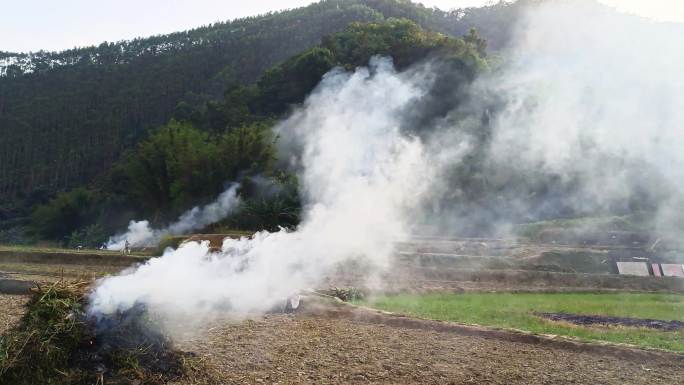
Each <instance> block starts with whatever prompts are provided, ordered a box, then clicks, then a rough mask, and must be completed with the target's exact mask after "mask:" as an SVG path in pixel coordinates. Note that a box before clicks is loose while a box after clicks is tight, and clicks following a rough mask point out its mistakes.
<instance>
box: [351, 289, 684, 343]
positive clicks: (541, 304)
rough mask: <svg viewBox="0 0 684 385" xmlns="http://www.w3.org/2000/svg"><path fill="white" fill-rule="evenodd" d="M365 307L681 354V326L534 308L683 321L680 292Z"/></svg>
mask: <svg viewBox="0 0 684 385" xmlns="http://www.w3.org/2000/svg"><path fill="white" fill-rule="evenodd" d="M363 304H364V305H367V306H372V307H376V308H378V309H382V310H387V311H391V312H396V313H402V314H407V315H412V316H418V317H422V318H430V319H437V320H445V321H454V322H461V323H468V324H479V325H484V326H494V327H503V328H514V329H520V330H527V331H531V332H535V333H544V334H558V335H564V336H571V337H577V338H580V339H584V340H600V341H610V342H620V343H628V344H633V345H638V346H643V347H653V348H660V349H667V350H672V351H677V352H680V353H684V330H679V331H676V332H663V331H657V330H652V329H646V328H627V327H621V326H615V327H601V326H595V327H583V326H576V325H572V324H568V323H559V322H553V321H547V320H544V319H541V318H539V317H537V316H535V315H534V313H535V312H556V313H560V312H565V313H573V314H585V315H589V314H591V315H606V316H615V317H633V318H650V319H659V320H667V321H670V320H678V321H684V295H676V294H631V293H617V294H592V293H557V294H555V293H554V294H533V293H472V294H429V295H398V296H388V297H375V298H371V299H369V300H367V301H365V302H364V303H363Z"/></svg>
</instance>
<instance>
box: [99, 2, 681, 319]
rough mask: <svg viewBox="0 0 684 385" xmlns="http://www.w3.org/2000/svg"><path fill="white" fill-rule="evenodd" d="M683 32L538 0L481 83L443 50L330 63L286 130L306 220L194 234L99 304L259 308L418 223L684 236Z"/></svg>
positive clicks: (281, 131) (459, 231)
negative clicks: (589, 220) (574, 222)
mask: <svg viewBox="0 0 684 385" xmlns="http://www.w3.org/2000/svg"><path fill="white" fill-rule="evenodd" d="M682 32H683V29H682V27H681V26H675V25H663V24H655V23H651V22H648V21H645V20H643V19H639V18H636V17H632V16H626V15H619V14H615V13H612V12H610V11H609V10H607V9H606V8H602V7H601V6H597V5H596V4H595V3H590V2H565V1H557V2H551V3H550V5H548V4H547V5H538V6H534V7H530V8H529V9H528V10H527V12H526V13H525V15H524V17H523V18H522V19H521V20H520V22H519V26H518V29H517V33H516V35H515V38H514V39H512V41H513V42H515V45H514V46H512V47H509V49H508V51H506V52H505V53H503V54H502V56H503V60H502V62H503V64H500V65H499V64H494V65H493V66H492V70H491V71H490V72H488V73H486V74H483V75H481V76H479V77H478V78H477V79H472V78H471V74H468V73H464V72H463V70H464V67H463V66H459V65H458V64H459V63H458V62H453V61H451V62H450V61H448V60H446V61H439V60H431V61H429V62H426V63H422V64H420V65H418V66H415V67H414V68H411V69H408V70H407V71H405V72H403V73H396V72H395V70H394V69H393V68H392V65H391V63H390V62H389V61H388V60H386V59H377V58H376V59H374V60H373V61H372V62H371V65H370V67H369V68H360V69H358V70H357V71H355V72H353V73H348V72H345V71H342V70H333V71H332V72H331V73H329V74H327V75H326V76H325V77H324V79H323V81H322V82H321V84H320V85H319V86H318V88H317V89H316V90H315V91H314V92H313V93H312V95H311V96H310V97H309V98H308V99H307V100H306V102H305V103H304V105H303V106H302V107H301V108H300V109H299V110H297V111H295V112H294V113H293V115H292V116H291V117H290V118H289V119H287V120H286V121H284V122H282V123H281V124H279V125H278V126H277V127H276V128H275V130H276V133H277V134H278V135H279V137H280V145H281V156H280V159H281V161H284V162H286V163H288V164H289V165H291V166H292V167H293V168H294V169H296V170H299V171H298V174H299V175H298V176H299V182H300V191H301V194H302V200H303V204H304V211H303V220H302V222H301V224H300V225H299V226H298V227H297V229H296V230H294V231H286V230H281V231H279V232H275V233H268V232H261V233H258V234H257V235H256V236H255V237H253V238H252V239H247V238H243V239H239V240H234V239H226V240H225V241H224V244H223V248H222V250H221V251H220V252H214V253H210V252H209V248H208V244H206V243H187V244H185V245H183V246H181V247H180V248H179V249H178V250H174V251H168V252H167V253H165V255H164V256H162V257H161V258H155V259H152V260H150V261H149V262H148V263H146V264H144V265H142V266H140V267H138V268H136V269H132V270H130V271H128V272H126V273H124V274H122V275H120V276H117V277H112V278H107V279H105V280H103V281H101V282H100V283H99V286H98V287H97V289H96V290H95V292H94V293H93V294H92V298H91V300H92V302H91V303H92V306H91V309H90V310H91V312H93V313H111V312H114V311H117V310H125V309H127V308H130V307H131V306H133V305H134V304H136V303H142V304H145V305H146V306H148V307H149V308H150V309H152V310H154V311H157V312H161V313H165V314H169V315H179V314H192V315H193V317H198V318H201V316H206V315H210V314H213V313H214V312H215V311H217V310H228V311H230V312H233V313H234V314H238V315H239V314H245V313H249V312H259V311H266V310H268V309H270V308H271V307H273V306H274V304H276V303H278V302H279V301H282V300H283V299H284V298H285V297H287V296H289V295H291V294H293V293H296V292H297V291H299V290H302V289H305V288H308V287H313V286H316V285H317V284H318V283H319V282H320V281H321V279H323V277H324V276H325V275H326V274H327V273H329V272H330V271H331V270H332V269H334V268H335V267H336V266H337V265H338V264H339V263H342V262H345V261H347V260H348V259H358V258H362V259H364V260H365V261H366V262H368V263H370V264H372V265H375V266H378V267H383V266H386V265H387V264H388V263H389V261H390V257H391V256H392V254H393V252H394V244H395V241H396V239H398V238H402V237H404V236H407V235H409V234H411V233H416V232H428V231H429V232H435V233H439V234H448V235H464V234H465V235H470V234H478V235H484V234H485V233H486V234H491V233H496V232H499V233H500V232H502V231H505V230H506V229H507V228H508V227H509V226H510V225H511V224H513V223H520V222H526V221H533V220H538V219H546V218H557V217H573V216H583V215H614V214H629V213H634V212H640V211H647V212H650V213H653V215H654V216H653V218H654V225H656V226H657V230H658V231H661V232H662V231H668V232H669V233H671V234H674V235H681V228H682V227H684V226H680V227H677V226H678V223H679V224H681V223H682V222H681V213H682V212H684V211H682V210H681V209H678V208H681V207H682V206H683V205H682V202H681V200H682V198H681V197H682V192H684V175H683V174H684V151H683V150H684V135H682V130H684V76H682V74H681V68H684V65H683V64H684V51H683V50H681V49H680V48H679V45H678V44H679V43H680V42H681V41H684V39H683V37H684V35H683V34H682ZM493 62H494V63H496V61H493ZM444 79H455V80H454V81H455V82H457V83H458V84H454V85H453V89H452V90H450V89H449V87H447V86H445V84H450V83H449V82H445V81H444ZM471 80H472V83H471ZM142 228H143V229H144V228H145V227H144V226H142Z"/></svg>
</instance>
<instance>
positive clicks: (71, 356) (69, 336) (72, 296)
mask: <svg viewBox="0 0 684 385" xmlns="http://www.w3.org/2000/svg"><path fill="white" fill-rule="evenodd" d="M88 286H89V283H88V282H76V283H65V282H60V283H57V284H55V285H53V286H49V287H39V288H37V289H35V290H34V293H33V296H32V298H31V300H30V302H29V303H28V305H27V306H28V311H27V313H26V314H25V316H24V317H23V319H22V321H21V323H20V325H19V326H18V327H17V328H15V329H13V330H10V331H9V332H7V333H6V334H5V335H3V336H2V337H0V384H13V385H24V384H26V385H29V384H74V385H76V384H104V383H107V384H130V383H137V384H164V383H168V382H172V381H180V380H181V379H183V378H188V377H194V375H193V373H192V372H193V371H195V370H196V369H194V368H196V367H198V366H197V365H195V364H196V362H193V358H192V357H191V356H190V355H188V354H186V353H182V352H180V351H177V350H174V349H173V347H172V345H171V343H170V341H169V339H168V338H166V337H165V336H164V335H163V334H162V333H161V332H160V331H159V330H160V329H159V328H157V327H156V325H155V324H154V322H153V320H152V319H150V317H149V316H148V315H147V314H146V312H145V311H144V309H142V308H139V307H138V308H135V309H133V310H132V311H129V312H126V313H119V314H116V315H114V316H111V317H107V318H99V319H95V318H90V319H89V318H88V317H87V316H86V312H85V308H86V301H87V291H88ZM206 381H209V380H206ZM206 381H205V382H206ZM193 382H194V381H193Z"/></svg>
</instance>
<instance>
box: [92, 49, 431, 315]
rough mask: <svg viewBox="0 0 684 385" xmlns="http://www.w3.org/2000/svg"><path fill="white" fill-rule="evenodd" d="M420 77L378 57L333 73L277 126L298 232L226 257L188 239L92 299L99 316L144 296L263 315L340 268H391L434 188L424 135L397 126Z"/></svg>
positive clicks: (237, 244)
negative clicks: (293, 144) (362, 264)
mask: <svg viewBox="0 0 684 385" xmlns="http://www.w3.org/2000/svg"><path fill="white" fill-rule="evenodd" d="M419 84H420V81H419V79H413V78H411V77H410V76H409V75H405V74H398V73H396V72H395V71H394V69H393V66H392V63H391V61H390V60H388V59H379V58H374V59H373V60H372V61H371V65H370V68H361V69H358V70H357V71H355V72H354V73H348V72H344V71H342V70H333V71H332V72H330V73H329V74H327V75H326V76H325V77H324V79H323V80H322V82H321V84H320V85H319V86H318V87H317V89H316V90H315V91H314V92H313V93H312V95H311V96H310V97H309V98H308V99H307V101H306V102H305V103H304V106H303V107H302V108H301V109H300V110H298V111H296V112H295V113H294V114H293V115H292V116H291V117H290V118H289V119H287V120H286V121H284V122H283V123H281V124H280V125H279V126H278V127H276V130H277V132H279V133H280V135H290V136H291V137H293V138H298V139H297V140H298V141H300V146H301V148H302V149H303V151H302V153H301V158H300V159H298V162H299V164H300V166H301V173H300V175H299V178H300V185H301V190H302V195H303V200H304V203H305V209H304V215H303V220H302V222H301V224H300V225H299V226H298V228H297V229H296V230H295V231H291V232H290V231H286V230H281V231H279V232H275V233H268V232H261V233H258V234H256V235H255V236H254V237H253V238H252V239H248V238H242V239H239V240H235V239H226V240H225V241H224V243H223V248H222V250H221V251H220V252H217V253H210V252H209V249H208V245H207V244H206V243H194V242H191V243H187V244H185V245H182V246H181V247H180V248H178V249H177V250H174V251H169V252H167V253H165V254H164V255H163V256H162V257H160V258H154V259H152V260H150V261H149V262H147V263H146V264H144V265H142V266H140V267H138V268H137V269H135V270H133V271H129V272H127V273H125V274H123V275H120V276H117V277H112V278H107V279H105V280H103V281H101V282H100V283H99V286H98V287H97V289H96V290H95V291H94V293H93V294H92V298H91V305H92V307H91V309H90V310H91V312H94V313H104V314H107V313H111V312H114V311H117V310H125V309H128V308H130V307H131V306H133V305H134V304H136V303H143V304H145V305H146V306H148V308H150V309H152V310H153V311H157V312H161V313H165V314H171V315H173V314H179V313H185V314H193V317H201V316H202V315H209V314H211V313H212V312H214V311H216V310H217V309H228V310H230V311H231V312H233V313H236V314H245V313H249V312H260V311H266V310H268V309H270V308H272V307H273V306H274V304H276V303H278V301H282V300H283V299H284V298H286V297H287V296H289V295H292V294H293V293H296V292H297V291H299V290H302V289H305V288H307V287H311V286H314V285H316V284H317V283H318V282H319V280H320V279H321V278H322V277H323V276H324V275H325V274H326V272H328V271H330V269H332V268H333V267H335V266H336V264H338V263H340V262H344V261H346V260H348V259H350V258H365V259H366V261H368V262H370V263H372V264H374V265H375V266H383V265H385V264H387V261H388V257H389V256H390V255H391V253H392V252H393V247H394V239H396V238H397V237H401V236H403V235H405V234H406V232H407V224H408V221H407V218H408V214H409V213H410V209H411V208H412V207H415V206H416V205H417V203H418V202H419V200H420V199H421V198H422V197H423V195H424V193H425V191H426V189H427V188H429V185H430V181H431V176H430V173H429V172H426V170H430V164H429V163H428V160H427V157H426V156H425V153H424V148H423V145H422V143H421V142H420V140H418V139H416V138H413V137H410V136H406V135H404V134H402V133H401V132H400V129H399V127H400V121H399V119H400V118H399V117H400V116H401V112H402V111H404V110H406V109H409V108H411V106H412V102H414V101H415V100H416V99H417V98H419V97H420V96H421V95H422V93H423V90H422V88H421V87H419V86H418V85H419Z"/></svg>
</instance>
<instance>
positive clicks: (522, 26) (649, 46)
mask: <svg viewBox="0 0 684 385" xmlns="http://www.w3.org/2000/svg"><path fill="white" fill-rule="evenodd" d="M515 31H516V32H515V35H514V36H513V38H512V39H511V42H512V45H511V46H510V47H508V48H507V50H506V51H504V52H503V53H501V57H502V64H494V65H493V69H492V71H491V72H489V73H486V74H484V75H482V76H480V77H479V78H478V79H477V80H476V81H475V82H474V83H473V84H472V85H471V87H470V88H469V91H468V93H467V96H465V97H463V96H460V97H457V98H452V99H450V104H451V105H452V110H451V111H450V112H449V114H448V115H447V116H446V117H445V118H444V119H443V120H442V121H441V122H436V123H435V124H436V127H431V128H430V130H436V131H438V132H449V133H454V132H459V133H461V135H465V136H467V137H468V138H469V139H468V140H469V141H470V142H471V143H472V146H471V148H472V151H471V152H470V153H469V154H468V156H467V157H468V161H467V162H463V163H461V164H459V165H455V166H454V167H453V168H452V172H451V173H450V174H448V175H445V176H444V177H445V180H446V182H445V186H444V188H443V190H444V191H445V193H444V194H443V195H441V196H436V200H435V202H434V203H435V209H434V210H432V211H426V216H425V219H424V222H425V223H427V224H432V225H434V227H435V228H436V230H435V231H437V232H440V233H450V234H464V233H466V234H477V235H492V233H497V232H498V233H506V231H507V230H508V229H509V228H510V225H511V224H515V223H525V222H530V221H536V220H544V219H553V218H571V217H582V216H607V215H628V214H634V213H647V214H648V215H647V216H649V217H651V218H652V219H653V222H652V223H649V224H648V225H649V226H650V227H651V228H652V229H653V230H654V231H657V232H671V230H672V229H675V228H676V227H677V226H679V229H678V230H676V231H681V230H682V228H683V227H682V226H681V223H682V222H681V215H680V214H675V213H678V212H679V213H681V212H682V210H681V209H682V205H681V197H682V192H683V191H684V167H683V166H684V151H682V149H684V135H683V132H684V75H682V71H681V68H683V67H684V50H682V49H681V48H680V45H681V42H682V41H684V26H682V25H677V24H662V23H655V22H651V21H648V20H645V19H643V18H639V17H636V16H630V15H625V14H620V13H617V12H614V11H613V10H612V9H610V8H607V7H604V6H602V5H599V4H598V3H596V2H592V1H562V0H561V1H548V2H544V3H543V4H541V5H540V4H536V5H530V6H527V7H526V9H525V12H523V13H522V16H521V19H520V20H518V22H517V28H515ZM673 214H674V215H673ZM678 216H679V217H680V219H677V217H678ZM678 222H679V225H677V223H678Z"/></svg>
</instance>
